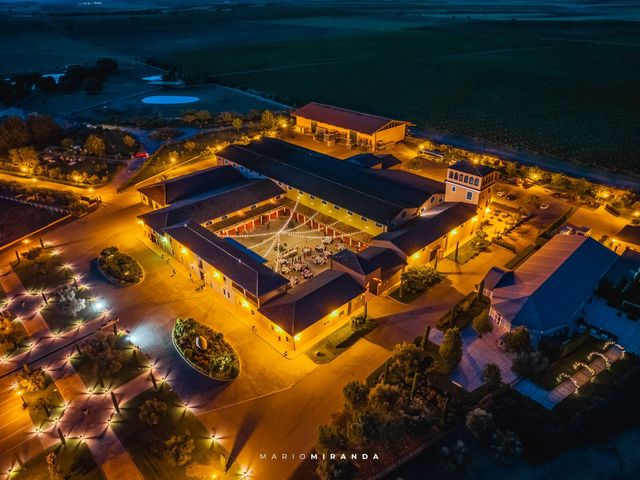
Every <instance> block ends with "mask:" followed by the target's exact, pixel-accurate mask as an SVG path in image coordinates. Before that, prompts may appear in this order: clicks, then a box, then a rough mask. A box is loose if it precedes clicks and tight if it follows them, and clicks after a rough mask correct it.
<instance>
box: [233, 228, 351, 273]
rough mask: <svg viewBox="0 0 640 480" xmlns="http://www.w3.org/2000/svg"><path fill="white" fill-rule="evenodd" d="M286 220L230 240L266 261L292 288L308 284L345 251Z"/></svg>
mask: <svg viewBox="0 0 640 480" xmlns="http://www.w3.org/2000/svg"><path fill="white" fill-rule="evenodd" d="M287 220H288V217H282V218H277V219H275V220H271V221H269V222H268V223H266V224H264V225H257V226H256V228H254V229H251V230H248V231H247V232H246V233H243V234H242V235H239V236H236V237H232V238H234V240H236V241H237V242H239V243H241V244H242V245H244V246H245V247H247V248H248V249H250V250H251V251H253V252H255V253H256V254H257V255H260V256H261V257H262V258H264V259H266V260H267V266H269V267H270V268H272V269H273V270H275V271H277V272H279V273H281V274H282V275H284V276H285V277H287V278H289V280H290V281H291V285H297V284H299V283H302V282H304V281H305V280H308V279H309V278H312V277H314V276H315V275H318V274H319V273H320V272H322V271H324V270H326V269H327V268H329V266H330V262H331V255H332V254H333V253H336V252H339V251H340V250H343V249H345V248H347V247H346V246H345V244H344V243H342V241H341V240H340V239H339V238H332V237H327V236H325V235H323V234H322V233H320V232H318V231H317V230H314V229H312V228H310V227H309V226H308V224H307V223H299V222H295V221H294V220H291V221H290V222H287Z"/></svg>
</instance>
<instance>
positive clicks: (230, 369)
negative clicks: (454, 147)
mask: <svg viewBox="0 0 640 480" xmlns="http://www.w3.org/2000/svg"><path fill="white" fill-rule="evenodd" d="M200 337H202V338H204V339H205V342H206V344H207V348H206V350H205V349H202V348H198V346H197V342H198V339H199V338H200ZM173 339H174V341H175V345H176V347H177V349H178V351H180V353H181V354H182V356H183V357H185V358H186V359H187V360H188V361H189V362H190V363H191V364H192V365H193V366H194V367H195V368H197V369H198V370H200V371H201V372H202V373H204V374H206V375H209V376H211V377H214V378H219V379H232V378H235V377H237V376H238V373H239V371H240V362H239V360H238V356H237V355H236V353H235V352H234V351H233V348H231V345H229V344H228V343H227V342H226V341H225V340H224V335H222V333H220V332H216V331H214V330H213V329H211V328H209V327H207V326H206V325H203V324H201V323H198V322H196V321H195V320H193V319H192V318H188V319H181V318H179V319H178V320H176V324H175V326H174V328H173ZM200 345H203V342H202V341H200Z"/></svg>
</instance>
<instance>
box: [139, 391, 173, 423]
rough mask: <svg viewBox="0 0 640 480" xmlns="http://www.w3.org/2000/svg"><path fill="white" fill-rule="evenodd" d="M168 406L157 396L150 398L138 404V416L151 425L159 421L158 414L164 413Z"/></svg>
mask: <svg viewBox="0 0 640 480" xmlns="http://www.w3.org/2000/svg"><path fill="white" fill-rule="evenodd" d="M168 409H169V407H168V406H167V404H166V403H165V402H163V401H161V400H158V399H157V398H150V399H148V400H145V402H144V403H143V404H142V405H141V406H140V412H139V413H138V418H139V419H140V420H141V421H142V422H144V423H146V424H147V425H149V426H150V427H153V426H155V425H157V424H158V423H159V422H160V415H162V414H163V413H165V412H166V411H167V410H168Z"/></svg>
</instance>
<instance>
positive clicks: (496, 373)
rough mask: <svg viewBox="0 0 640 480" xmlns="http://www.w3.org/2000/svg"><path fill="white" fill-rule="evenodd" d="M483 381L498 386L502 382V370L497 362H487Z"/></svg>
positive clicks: (483, 371)
mask: <svg viewBox="0 0 640 480" xmlns="http://www.w3.org/2000/svg"><path fill="white" fill-rule="evenodd" d="M482 381H483V382H484V384H485V385H488V386H490V387H493V388H495V387H497V386H498V385H500V382H502V372H501V371H500V367H499V366H498V365H496V364H495V363H487V364H486V365H485V366H484V368H483V369H482Z"/></svg>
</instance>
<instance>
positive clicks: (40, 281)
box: [13, 248, 72, 292]
mask: <svg viewBox="0 0 640 480" xmlns="http://www.w3.org/2000/svg"><path fill="white" fill-rule="evenodd" d="M63 265H64V263H63V261H62V259H61V258H60V256H59V255H56V254H55V250H52V249H49V248H47V249H44V250H43V251H42V253H41V254H40V256H39V257H38V258H36V259H34V260H28V259H26V258H24V257H22V258H21V259H20V262H19V263H15V262H14V264H13V271H14V272H15V273H16V274H17V275H18V277H20V281H21V282H22V285H24V288H25V289H26V290H27V291H32V290H34V291H38V292H39V291H41V290H51V289H53V288H56V287H59V286H60V285H64V284H65V283H68V282H69V281H70V280H69V278H70V276H71V275H72V273H71V272H69V271H68V270H67V269H65V268H64V267H63Z"/></svg>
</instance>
